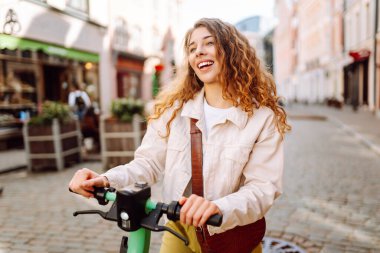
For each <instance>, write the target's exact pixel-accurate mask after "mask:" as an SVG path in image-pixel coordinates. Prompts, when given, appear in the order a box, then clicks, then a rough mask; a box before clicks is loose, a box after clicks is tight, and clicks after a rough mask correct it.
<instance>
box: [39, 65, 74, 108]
mask: <svg viewBox="0 0 380 253" xmlns="http://www.w3.org/2000/svg"><path fill="white" fill-rule="evenodd" d="M43 73H44V94H45V96H44V100H50V101H59V102H63V103H67V99H68V92H69V91H68V76H67V71H66V68H65V67H61V66H50V65H45V66H44V67H43Z"/></svg>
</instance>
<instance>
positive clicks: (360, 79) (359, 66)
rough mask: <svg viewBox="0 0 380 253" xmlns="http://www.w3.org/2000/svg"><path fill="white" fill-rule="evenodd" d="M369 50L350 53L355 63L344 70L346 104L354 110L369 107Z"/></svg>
mask: <svg viewBox="0 0 380 253" xmlns="http://www.w3.org/2000/svg"><path fill="white" fill-rule="evenodd" d="M370 54H371V52H370V51H369V50H365V49H362V50H355V51H350V52H349V55H350V56H351V58H352V59H353V62H352V63H351V64H349V65H347V66H346V67H345V68H344V102H345V103H346V104H348V105H352V108H353V109H354V110H357V109H358V107H360V106H363V105H365V106H368V105H369V96H368V94H369V80H368V77H369V76H368V70H369V66H368V64H369V57H370Z"/></svg>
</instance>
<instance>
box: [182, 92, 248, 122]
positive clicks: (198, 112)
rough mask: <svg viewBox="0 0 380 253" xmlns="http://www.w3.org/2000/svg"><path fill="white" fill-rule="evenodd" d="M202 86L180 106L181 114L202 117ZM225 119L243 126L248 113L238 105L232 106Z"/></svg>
mask: <svg viewBox="0 0 380 253" xmlns="http://www.w3.org/2000/svg"><path fill="white" fill-rule="evenodd" d="M204 93H205V92H204V88H202V89H201V90H200V91H199V92H198V93H197V94H196V95H195V97H194V98H193V99H191V100H189V101H187V102H186V103H185V104H184V105H183V108H182V112H181V116H182V117H189V118H193V119H197V120H200V119H202V118H203V117H204V110H203V99H204ZM226 120H229V121H231V122H232V123H234V124H235V125H236V126H238V127H239V128H241V129H242V128H244V127H245V125H246V124H247V122H248V115H247V113H246V112H244V111H242V110H241V109H240V108H238V107H233V108H232V110H231V111H229V113H227V115H226Z"/></svg>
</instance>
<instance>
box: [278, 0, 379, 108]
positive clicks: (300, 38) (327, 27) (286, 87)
mask: <svg viewBox="0 0 380 253" xmlns="http://www.w3.org/2000/svg"><path fill="white" fill-rule="evenodd" d="M277 13H278V18H279V22H278V23H279V24H278V26H277V27H276V29H275V38H274V41H275V42H274V45H275V68H276V72H275V78H276V81H277V84H278V85H279V90H280V91H281V92H282V94H283V95H284V96H285V97H287V98H288V99H289V100H296V101H303V102H307V103H324V102H326V101H329V100H335V101H339V102H341V103H345V104H347V105H352V107H353V108H354V109H358V108H362V109H368V110H371V111H378V108H379V81H378V78H377V76H378V67H377V66H378V65H377V64H376V62H378V60H377V58H376V57H375V56H376V54H378V53H377V45H378V43H377V41H378V39H376V36H378V33H379V29H378V27H379V23H378V22H379V21H378V13H379V6H378V2H377V1H375V0H360V1H354V0H329V1H317V0H298V1H286V0H278V1H277ZM290 20H293V21H294V20H296V22H291V21H290ZM294 34H296V36H295V35H294ZM293 45H296V46H295V47H294V46H293ZM294 49H295V51H294ZM294 52H296V53H294ZM295 55H296V56H295ZM294 58H295V60H293V61H291V60H290V59H294Z"/></svg>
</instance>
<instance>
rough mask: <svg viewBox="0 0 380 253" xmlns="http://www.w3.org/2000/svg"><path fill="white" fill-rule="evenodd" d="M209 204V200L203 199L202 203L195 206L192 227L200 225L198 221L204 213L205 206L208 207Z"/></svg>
mask: <svg viewBox="0 0 380 253" xmlns="http://www.w3.org/2000/svg"><path fill="white" fill-rule="evenodd" d="M209 205H210V202H209V201H206V200H205V201H203V203H202V204H201V205H200V206H199V207H198V208H197V210H196V211H195V213H194V215H193V224H192V225H193V226H194V227H198V226H200V221H201V219H202V217H203V215H204V213H205V211H206V210H207V208H209Z"/></svg>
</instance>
